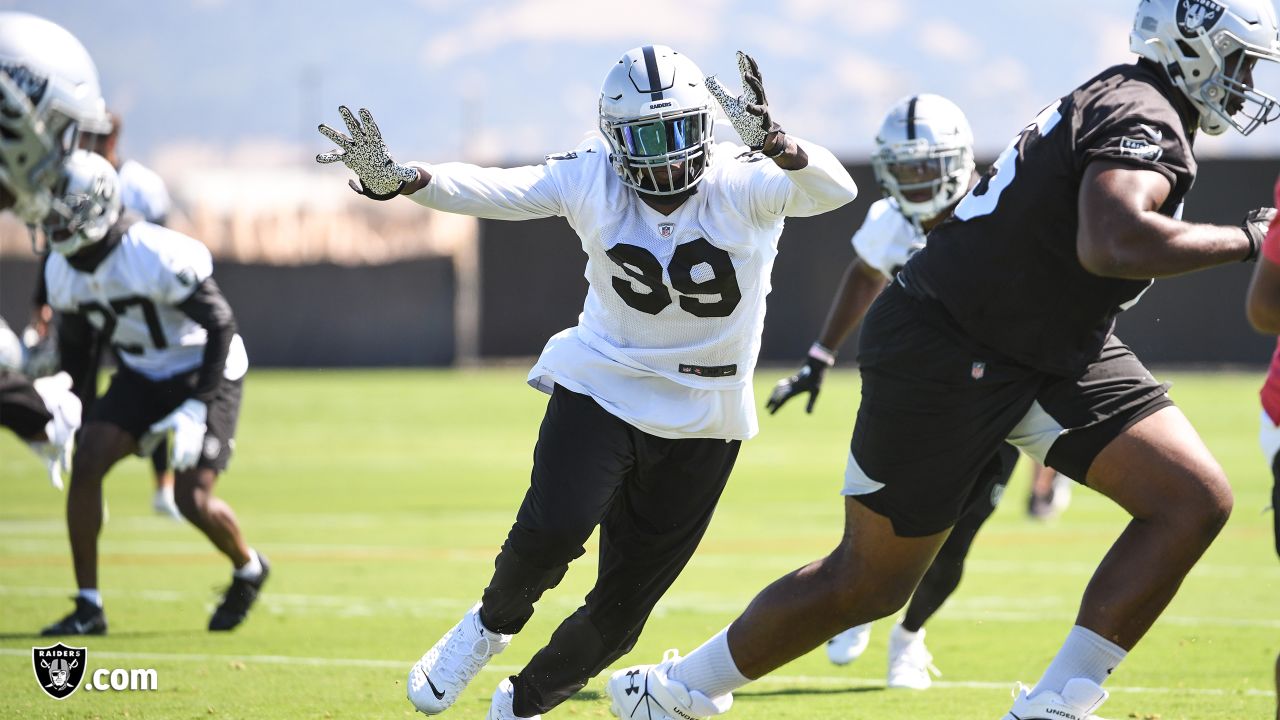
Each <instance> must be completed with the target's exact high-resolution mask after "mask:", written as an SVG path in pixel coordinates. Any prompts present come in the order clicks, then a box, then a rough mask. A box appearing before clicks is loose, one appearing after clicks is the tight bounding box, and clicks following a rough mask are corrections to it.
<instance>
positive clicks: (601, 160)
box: [412, 136, 856, 439]
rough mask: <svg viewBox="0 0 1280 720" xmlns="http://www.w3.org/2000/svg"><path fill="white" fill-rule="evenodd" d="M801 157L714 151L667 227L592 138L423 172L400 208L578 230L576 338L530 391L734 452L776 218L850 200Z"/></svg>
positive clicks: (831, 161) (559, 350) (749, 402)
mask: <svg viewBox="0 0 1280 720" xmlns="http://www.w3.org/2000/svg"><path fill="white" fill-rule="evenodd" d="M805 150H806V151H807V153H808V155H809V162H810V164H809V167H807V168H804V169H802V170H797V171H790V172H787V171H783V170H782V169H780V168H779V167H778V166H777V165H776V164H774V163H773V162H772V161H769V160H767V159H765V158H763V157H762V156H761V155H759V154H757V153H750V152H748V151H747V150H746V148H744V147H741V146H736V145H731V144H720V145H717V146H716V147H715V149H714V161H713V162H712V163H711V165H710V167H708V169H707V170H706V172H705V174H704V176H703V178H702V181H701V182H700V183H699V184H698V185H697V186H696V192H695V193H694V194H693V195H691V196H690V197H689V198H688V199H687V200H685V202H684V203H683V204H682V205H680V206H679V208H677V209H676V210H675V211H673V212H672V213H671V214H670V215H663V214H661V213H659V212H657V211H656V210H654V209H653V208H651V207H649V206H648V205H647V204H645V203H644V202H643V201H642V200H641V199H640V198H639V197H638V196H637V192H636V191H635V190H633V189H631V188H629V187H627V186H626V185H624V184H623V182H622V181H621V179H620V178H619V177H618V175H617V173H616V172H615V170H614V168H613V167H612V165H611V164H610V162H609V149H608V147H607V145H606V144H605V142H604V140H603V139H602V138H600V137H599V136H592V137H590V138H588V140H587V141H585V142H584V143H583V144H582V145H580V146H579V147H578V148H577V149H576V150H575V151H574V152H571V153H565V154H561V155H553V156H550V157H548V158H547V162H546V164H544V165H538V166H532V167H523V168H513V169H509V170H503V169H494V168H477V167H474V166H471V165H464V164H461V163H448V164H443V165H431V166H426V168H427V170H428V171H429V172H430V173H431V174H432V180H431V182H430V183H429V184H428V185H427V186H426V187H425V188H423V189H422V190H420V191H418V192H417V193H415V194H414V195H413V196H412V197H413V199H414V200H415V201H416V202H419V203H420V204H423V205H426V206H428V207H433V208H436V209H439V210H446V211H449V212H457V213H464V214H468V215H476V216H480V217H487V218H496V219H507V220H519V219H526V218H535V217H549V216H560V217H564V218H566V219H567V220H568V221H569V224H570V225H571V226H572V227H573V229H574V230H575V231H577V233H578V235H579V237H580V239H581V242H582V249H583V251H584V252H585V253H586V255H587V265H586V271H585V276H586V278H587V281H588V283H589V287H588V290H587V297H586V302H585V305H584V307H583V311H582V315H581V316H580V317H579V319H578V325H577V326H576V327H573V328H569V329H568V330H565V331H563V332H561V333H558V334H557V335H555V336H554V337H552V338H551V340H550V341H549V342H548V343H547V346H546V348H545V349H544V351H543V353H542V356H541V357H540V358H539V360H538V363H537V365H536V366H535V367H534V368H533V370H532V372H531V373H530V376H529V382H530V384H531V385H533V386H535V387H538V388H539V389H542V390H546V391H549V390H550V388H551V387H552V385H553V384H560V385H563V386H565V387H566V388H568V389H569V390H572V391H574V392H579V393H584V394H588V395H591V396H592V397H594V398H595V399H596V401H597V402H598V403H600V404H601V405H602V406H603V407H605V409H606V410H609V411H610V412H611V413H612V414H614V415H615V416H617V417H620V418H621V419H623V420H625V421H627V422H628V423H630V424H632V425H633V426H635V427H638V428H640V429H641V430H644V431H645V432H648V433H650V434H653V435H657V436H659V437H668V438H682V437H715V438H725V439H745V438H748V437H750V436H752V435H754V434H755V432H756V430H757V425H756V418H755V409H754V405H755V402H754V397H753V395H752V391H751V377H752V372H753V370H754V367H755V363H756V356H757V355H758V353H759V349H760V335H761V331H762V329H763V326H764V312H765V296H766V295H767V294H768V293H769V289H770V284H769V276H770V273H771V271H772V268H773V261H774V257H775V256H776V254H777V246H778V238H779V236H780V235H781V233H782V227H783V218H784V217H785V216H802V215H815V214H818V213H822V212H826V211H827V210H831V209H834V208H836V207H839V206H840V205H843V204H844V203H846V202H848V201H849V200H851V199H852V198H853V196H854V194H855V193H856V188H854V186H853V182H852V180H851V179H850V178H849V176H848V173H847V172H846V171H845V170H844V168H843V167H842V166H841V165H840V164H839V163H838V162H837V161H836V160H835V158H834V157H833V156H832V155H831V154H830V153H829V152H827V151H826V150H823V149H822V148H817V147H813V146H810V145H805ZM531 250H533V249H531ZM514 301H516V299H514V298H513V302H514Z"/></svg>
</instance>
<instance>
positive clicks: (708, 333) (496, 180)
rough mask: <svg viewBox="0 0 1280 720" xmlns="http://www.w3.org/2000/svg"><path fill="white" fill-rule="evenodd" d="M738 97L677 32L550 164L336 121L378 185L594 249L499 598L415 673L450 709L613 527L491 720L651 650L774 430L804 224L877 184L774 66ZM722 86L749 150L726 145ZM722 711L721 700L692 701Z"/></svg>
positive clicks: (542, 371)
mask: <svg viewBox="0 0 1280 720" xmlns="http://www.w3.org/2000/svg"><path fill="white" fill-rule="evenodd" d="M739 69H740V71H741V74H742V78H743V83H744V86H745V87H744V93H743V95H742V96H741V97H732V96H730V95H729V94H728V93H727V92H726V91H725V90H724V88H723V87H722V86H721V85H720V83H719V82H718V81H717V80H716V79H715V78H704V76H703V75H702V72H701V71H700V70H699V69H698V67H697V66H696V65H695V64H694V63H693V62H692V61H690V60H689V59H688V58H686V57H684V56H683V55H680V54H678V53H676V52H675V51H673V50H671V49H670V48H668V47H665V46H661V45H649V46H644V47H639V48H635V49H633V50H631V51H629V52H627V53H626V54H625V55H623V56H622V58H621V59H620V60H619V61H618V62H617V63H616V64H615V65H614V67H613V68H612V69H611V70H610V72H609V73H608V75H607V76H606V78H605V81H604V85H603V87H602V89H601V94H600V108H599V110H600V127H599V131H600V132H599V134H598V135H596V134H593V135H592V136H591V137H589V138H588V139H587V140H585V141H584V142H583V143H582V144H581V145H579V146H578V147H577V148H576V149H575V150H574V151H572V152H568V153H563V154H559V155H551V156H548V158H547V161H546V163H545V164H542V165H538V166H532V167H521V168H513V169H493V168H479V167H475V166H472V165H465V164H461V163H445V164H438V165H435V164H432V165H408V166H406V165H400V164H397V163H396V162H395V161H393V160H392V159H391V158H390V156H389V155H388V153H387V151H386V149H385V146H384V145H383V143H382V139H381V136H380V134H379V132H378V130H377V127H376V125H374V123H373V119H372V117H370V116H369V114H368V112H367V111H363V110H362V111H361V118H360V120H356V118H355V117H353V116H352V115H351V114H350V112H349V111H347V110H346V109H345V108H341V112H342V114H343V117H344V119H345V120H346V123H347V126H348V128H349V130H350V132H351V137H346V136H344V135H342V134H341V133H338V132H336V131H334V130H332V129H330V128H328V127H327V126H321V132H322V133H324V134H325V135H326V136H328V137H329V138H330V139H332V140H333V141H334V142H336V143H338V144H339V146H340V147H341V148H342V151H341V152H333V153H327V154H324V155H321V156H319V157H318V158H317V159H318V160H320V161H321V162H333V161H337V160H341V161H342V162H344V163H345V164H346V165H347V166H348V167H349V168H351V169H352V170H354V171H355V172H356V174H357V175H358V176H359V177H360V183H359V184H357V183H355V182H354V181H353V183H352V186H353V187H354V188H355V189H356V190H357V191H359V192H363V193H364V194H366V195H368V196H370V197H373V198H375V199H387V198H391V197H395V196H396V195H398V194H404V195H409V196H410V197H411V198H412V199H413V200H414V201H415V202H418V203H420V204H422V205H425V206H428V207H432V208H436V209H440V210H447V211H450V212H457V213H464V214H468V215H475V216H480V217H486V218H497V219H507V220H522V219H527V218H541V217H552V216H559V217H564V218H566V219H567V220H568V221H569V224H570V225H571V226H572V227H573V228H574V230H575V231H577V233H578V235H579V237H580V239H581V243H582V249H583V251H584V252H585V253H586V255H587V267H586V273H585V274H586V277H587V280H588V281H589V288H588V290H587V298H586V303H585V306H584V308H583V312H582V315H581V316H580V318H579V321H578V325H577V326H576V327H573V328H570V329H568V330H565V331H563V332H561V333H559V334H557V335H555V336H554V337H553V338H551V340H550V341H549V342H548V343H547V346H546V349H545V350H544V351H543V353H542V356H541V357H540V358H539V359H538V362H537V364H536V365H535V366H534V368H533V370H532V371H531V372H530V374H529V383H530V384H531V385H533V386H534V387H536V388H538V389H541V390H543V391H545V392H548V393H550V394H551V399H550V401H549V403H548V406H547V412H546V416H545V419H544V420H543V424H542V429H541V432H540V434H539V438H538V444H537V447H536V448H535V450H534V463H533V464H534V467H533V473H532V479H531V484H530V488H529V490H528V493H527V494H526V496H525V500H524V503H523V504H522V505H521V507H520V510H519V512H518V514H517V516H516V522H515V525H514V527H512V529H511V532H510V534H509V535H508V536H507V540H506V542H505V544H504V545H503V548H502V551H501V553H500V554H499V555H498V558H497V561H496V572H495V573H494V575H493V578H492V580H491V581H490V584H489V587H488V588H487V589H486V590H485V592H484V595H483V599H482V600H481V602H479V603H477V604H476V605H475V607H473V608H472V609H471V610H470V611H469V612H468V613H467V614H466V616H465V617H464V618H463V619H462V621H461V622H460V623H458V625H457V626H456V627H454V629H452V630H450V631H449V633H448V634H446V635H445V636H444V637H443V638H442V639H441V640H440V641H439V642H438V643H436V645H435V646H434V647H433V648H431V650H429V651H428V652H427V653H426V655H424V656H423V657H422V659H421V660H419V661H418V662H417V663H416V664H415V665H414V666H413V669H412V670H411V671H410V674H409V684H408V685H409V686H408V691H409V698H410V700H412V701H413V703H414V705H415V706H416V707H417V708H418V709H419V710H421V711H423V712H425V713H428V714H434V713H439V712H443V711H444V710H445V709H446V708H448V707H449V706H450V705H452V704H453V703H454V701H455V700H456V699H457V697H458V694H459V693H460V692H461V691H462V689H463V688H464V687H465V686H466V685H467V683H468V682H470V681H471V679H472V678H473V677H475V675H476V673H477V672H479V670H480V669H481V667H483V666H484V664H485V663H487V662H488V661H489V659H490V658H491V657H492V656H493V655H495V654H497V653H498V652H501V651H502V650H503V649H504V648H505V647H506V645H507V643H508V642H509V641H510V639H511V636H512V635H513V634H515V633H516V632H518V631H519V630H520V629H521V628H522V627H523V626H524V624H525V622H526V621H528V619H529V618H530V617H531V616H532V614H533V604H534V603H535V602H536V601H537V600H538V598H539V597H540V596H541V595H542V593H543V592H545V591H546V590H548V589H550V588H552V587H554V586H555V585H556V584H557V583H559V581H560V579H561V578H562V577H563V576H564V573H565V571H566V569H567V567H568V563H569V562H570V561H572V560H574V559H575V558H577V557H579V556H581V555H582V554H583V552H584V549H583V543H584V542H586V540H587V539H588V537H589V536H590V535H591V533H592V531H593V530H594V529H595V528H596V526H597V525H599V526H600V528H601V530H600V538H601V539H600V565H599V575H598V578H597V582H596V585H595V587H594V588H593V589H592V590H591V592H590V594H589V595H588V596H587V598H586V602H585V604H584V605H583V606H582V607H581V608H579V609H578V610H577V612H575V613H574V614H573V615H571V616H570V617H569V618H568V619H566V620H565V621H564V622H563V623H562V624H561V625H560V627H559V628H558V629H557V630H556V632H555V633H554V634H553V635H552V637H551V640H550V642H549V643H548V645H547V646H546V647H544V648H543V649H542V650H541V651H539V652H538V653H536V654H535V655H534V656H533V658H532V659H531V660H530V661H529V664H528V665H526V666H525V667H524V669H522V670H521V671H520V672H519V673H518V674H516V675H514V676H513V677H512V678H510V679H504V680H503V681H502V682H501V683H500V684H499V687H498V690H497V691H496V692H495V693H494V696H493V702H492V704H491V706H490V710H489V718H493V719H495V720H498V719H500V720H509V719H511V718H534V717H539V716H540V714H541V713H544V712H547V711H549V710H551V709H552V708H554V707H555V706H557V705H559V704H560V703H561V702H563V701H564V700H565V699H567V698H568V697H569V696H570V695H572V694H573V693H575V692H577V691H578V690H579V689H581V688H582V687H583V686H584V685H585V684H586V682H587V681H588V680H589V679H591V678H592V677H593V676H595V675H596V674H597V673H599V672H600V671H601V670H602V669H604V668H605V667H606V666H608V664H609V663H611V662H613V661H614V660H615V659H617V658H619V657H621V656H622V655H623V654H624V653H626V652H627V651H628V650H630V649H631V647H632V646H633V645H634V643H635V641H636V638H637V637H638V636H639V634H640V631H641V629H642V627H643V626H644V623H645V620H646V619H647V618H648V616H649V613H650V611H651V610H652V609H653V606H654V604H655V603H656V602H657V601H658V599H659V597H661V595H662V594H663V593H664V592H665V591H666V589H667V588H668V587H669V586H670V584H671V583H672V582H673V581H674V580H675V578H676V576H677V575H678V574H679V572H680V571H681V569H683V567H684V565H685V563H686V562H687V561H688V559H689V557H690V556H691V555H692V553H693V551H694V548H695V547H696V546H697V544H698V541H699V540H700V539H701V537H702V534H703V532H704V530H705V529H706V527H707V524H708V522H709V521H710V518H711V514H712V511H713V510H714V508H715V504H716V502H717V500H718V499H719V497H720V493H721V490H722V489H723V487H724V483H725V481H726V480H727V478H728V475H729V472H730V470H731V469H732V467H733V463H734V460H735V458H736V456H737V453H738V447H739V443H740V441H742V440H745V439H747V438H749V437H751V436H753V435H754V434H755V433H756V430H757V422H756V417H755V410H754V398H753V395H752V388H751V377H752V372H753V370H754V367H755V363H756V355H757V352H758V349H759V345H760V334H761V329H762V324H763V319H764V310H765V306H764V299H765V295H766V294H768V292H769V274H770V270H771V268H772V266H773V260H774V256H775V254H776V252H777V245H778V238H779V235H780V234H781V232H782V224H783V219H784V218H785V217H788V216H806V215H816V214H818V213H822V212H826V211H828V210H832V209H835V208H837V207H840V206H841V205H843V204H845V203H847V202H849V201H850V200H852V199H853V197H854V195H855V194H856V188H855V186H854V184H853V181H852V179H851V178H850V177H849V175H848V173H847V172H846V171H845V169H844V168H843V167H842V166H841V165H840V163H839V162H837V161H836V159H835V157H834V156H832V155H831V153H830V152H828V151H827V150H825V149H823V148H821V147H818V146H815V145H813V144H812V143H808V142H804V141H801V140H796V139H794V138H791V137H789V136H788V135H786V134H785V133H783V132H782V130H781V128H779V127H778V125H777V124H776V123H774V122H773V121H772V119H771V117H770V114H769V107H768V105H767V103H766V101H765V95H764V89H763V86H762V85H761V82H760V75H759V71H758V70H757V69H756V65H755V62H754V61H753V60H751V59H750V58H749V57H747V56H746V55H744V54H742V53H739ZM713 97H714V98H715V99H716V100H718V101H719V103H720V105H721V107H722V108H723V109H724V111H725V113H726V114H727V115H728V117H729V119H730V121H731V122H732V123H733V126H734V128H735V129H736V130H737V132H738V135H739V136H740V137H741V138H742V140H743V141H744V142H745V143H746V145H747V147H743V146H741V145H735V144H729V143H724V144H714V141H713V139H712V130H713V126H714V124H715V123H714V118H715V110H716V108H715V104H714V103H713ZM683 701H684V702H685V703H686V704H687V703H689V702H692V703H693V704H694V705H697V706H699V707H701V703H704V702H710V701H709V700H708V699H707V698H705V697H703V698H690V697H688V696H686V697H685V698H683Z"/></svg>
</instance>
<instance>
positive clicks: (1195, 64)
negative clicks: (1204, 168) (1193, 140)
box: [1129, 0, 1280, 135]
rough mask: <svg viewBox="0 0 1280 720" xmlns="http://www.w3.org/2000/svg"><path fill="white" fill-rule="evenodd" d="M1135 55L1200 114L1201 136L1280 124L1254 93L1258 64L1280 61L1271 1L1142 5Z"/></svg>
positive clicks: (1268, 99)
mask: <svg viewBox="0 0 1280 720" xmlns="http://www.w3.org/2000/svg"><path fill="white" fill-rule="evenodd" d="M1129 48H1130V49H1131V50H1133V51H1134V52H1136V53H1138V54H1139V55H1141V56H1142V57H1144V58H1147V59H1148V60H1151V61H1152V62H1155V63H1157V64H1159V65H1160V66H1161V67H1163V68H1164V70H1165V72H1166V73H1168V75H1169V79H1170V80H1172V81H1173V84H1174V85H1176V86H1177V87H1178V89H1179V90H1181V91H1182V92H1183V93H1184V94H1185V95H1186V96H1187V98H1188V99H1189V100H1191V103H1192V104H1193V105H1195V107H1196V110H1198V111H1199V112H1200V129H1202V130H1204V131H1205V132H1206V133H1208V134H1209V135H1218V134H1221V133H1223V132H1226V129H1227V128H1228V127H1233V128H1235V129H1236V130H1238V131H1240V132H1241V133H1242V134H1244V135H1248V134H1249V133H1251V132H1253V131H1254V130H1256V129H1257V128H1258V126H1259V125H1262V124H1264V123H1268V122H1271V121H1273V120H1275V119H1276V118H1277V117H1280V103H1278V102H1277V100H1276V98H1274V97H1272V96H1271V95H1268V94H1267V93H1264V92H1262V91H1261V90H1258V89H1257V88H1255V87H1254V86H1253V70H1254V66H1255V65H1256V64H1257V63H1258V61H1259V60H1265V61H1269V62H1277V61H1280V28H1278V27H1277V22H1276V10H1275V7H1274V6H1273V5H1272V4H1271V0H1141V2H1139V4H1138V13H1137V16H1136V17H1135V18H1134V21H1133V32H1132V33H1131V34H1130V35H1129Z"/></svg>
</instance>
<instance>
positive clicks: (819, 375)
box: [765, 256, 888, 413]
mask: <svg viewBox="0 0 1280 720" xmlns="http://www.w3.org/2000/svg"><path fill="white" fill-rule="evenodd" d="M886 283H888V280H887V279H886V278H885V276H884V275H881V274H880V271H879V270H876V269H875V268H873V267H871V266H870V265H868V264H866V262H864V261H863V260H862V258H860V257H857V256H855V257H854V258H853V262H851V263H849V267H848V269H847V270H845V272H844V279H843V280H842V281H841V282H840V289H839V290H837V291H836V295H835V297H834V298H832V299H831V309H830V310H828V311H827V321H826V323H824V324H823V326H822V334H821V335H819V336H818V341H817V342H815V343H814V344H813V346H812V347H810V348H809V355H808V357H806V358H805V361H804V365H802V366H801V368H800V370H799V371H798V372H797V373H796V374H794V375H791V376H789V377H785V378H783V379H781V380H779V381H778V384H777V385H775V386H774V388H773V392H772V393H770V394H769V400H768V401H767V402H766V403H765V407H767V408H768V409H769V412H770V413H776V412H778V409H779V408H781V407H782V406H783V405H785V404H786V403H787V401H788V400H790V399H791V398H793V397H795V396H796V395H803V394H804V393H809V403H808V405H806V406H805V412H808V413H812V412H813V406H814V404H815V403H817V402H818V393H819V392H821V390H822V380H823V377H824V376H825V375H826V371H827V368H829V367H831V366H832V365H834V364H835V359H836V356H835V353H836V350H837V349H838V348H839V347H840V346H841V345H843V344H844V341H845V339H846V338H848V337H849V333H851V332H853V329H854V328H856V327H857V326H858V323H860V322H862V317H863V316H864V315H866V313H867V308H868V307H870V306H871V302H872V301H873V300H875V299H876V296H877V295H879V294H880V291H881V290H883V289H884V286H885V284H886Z"/></svg>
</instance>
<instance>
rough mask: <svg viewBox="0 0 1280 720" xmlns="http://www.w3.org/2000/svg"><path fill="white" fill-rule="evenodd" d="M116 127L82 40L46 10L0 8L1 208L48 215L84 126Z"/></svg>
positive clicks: (30, 218)
mask: <svg viewBox="0 0 1280 720" xmlns="http://www.w3.org/2000/svg"><path fill="white" fill-rule="evenodd" d="M110 129H111V120H110V119H109V116H108V115H107V109H106V103H105V102H104V101H103V99H102V90H101V88H100V86H99V84H98V70H97V68H96V67H95V66H94V64H93V59H92V58H90V57H89V52H88V51H87V50H85V49H84V46H83V45H81V44H80V41H79V40H77V39H76V38H75V36H73V35H72V34H71V33H69V32H67V31H66V30H65V29H64V28H62V26H60V25H58V24H56V23H53V22H50V21H48V20H45V19H44V18H40V17H36V16H35V15H30V14H28V13H21V12H0V209H10V208H11V209H12V210H13V211H14V212H15V213H16V214H17V215H18V216H19V217H20V218H21V219H22V220H23V221H24V222H26V223H27V224H29V225H34V224H36V223H39V222H40V221H42V220H43V219H44V216H45V214H46V213H47V212H48V211H49V208H50V207H51V206H52V195H51V194H50V188H51V187H52V186H53V184H54V183H55V182H57V180H58V176H59V172H58V165H59V164H60V163H61V162H62V160H63V159H64V158H65V157H66V156H67V154H68V153H70V152H71V150H72V149H74V148H75V147H76V145H77V142H78V136H79V133H80V132H84V131H87V132H95V133H105V132H107V131H108V130H110Z"/></svg>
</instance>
